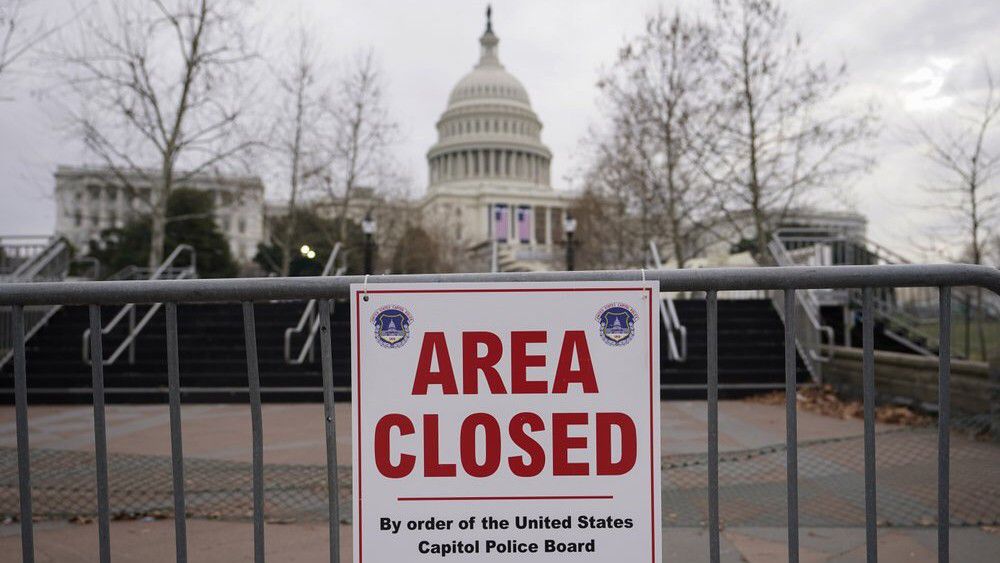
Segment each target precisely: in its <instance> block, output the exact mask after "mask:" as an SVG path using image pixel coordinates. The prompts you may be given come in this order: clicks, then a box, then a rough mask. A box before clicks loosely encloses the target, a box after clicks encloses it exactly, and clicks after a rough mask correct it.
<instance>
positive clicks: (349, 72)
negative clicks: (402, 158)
mask: <svg viewBox="0 0 1000 563" xmlns="http://www.w3.org/2000/svg"><path fill="white" fill-rule="evenodd" d="M330 108H331V110H330V111H331V115H332V124H333V128H332V130H331V132H330V135H331V136H332V141H333V147H334V151H333V156H332V160H331V164H330V166H329V168H328V174H327V176H326V181H327V182H326V187H327V192H328V194H329V196H330V198H331V200H333V201H335V202H337V204H338V211H337V220H338V222H339V225H340V234H339V240H341V241H346V240H347V219H348V210H349V208H350V204H351V198H352V197H353V196H354V192H355V190H356V188H358V187H362V186H363V187H372V188H378V187H380V184H385V183H388V182H392V181H393V180H392V179H391V178H390V176H392V175H393V174H394V173H395V171H394V170H393V165H392V162H391V157H390V156H389V151H388V149H389V148H390V147H391V145H392V144H393V143H394V142H395V140H396V135H397V132H398V129H399V127H398V125H397V124H396V123H395V122H394V121H393V120H392V119H391V118H390V116H389V112H388V110H387V108H386V103H385V92H384V90H383V85H382V78H381V74H380V70H379V67H378V64H377V62H376V60H375V55H374V52H373V51H372V50H370V49H369V50H367V51H365V52H363V53H361V54H359V55H358V56H357V57H356V58H355V59H354V60H353V61H351V63H350V64H349V65H348V66H347V68H346V70H345V72H344V74H343V76H342V77H341V78H340V80H339V83H338V84H337V86H336V89H335V92H334V97H333V99H332V100H331V106H330Z"/></svg>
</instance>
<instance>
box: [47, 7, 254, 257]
mask: <svg viewBox="0 0 1000 563" xmlns="http://www.w3.org/2000/svg"><path fill="white" fill-rule="evenodd" d="M243 7H244V3H243V2H241V1H240V0H144V1H142V2H136V1H131V0H111V1H110V2H108V3H107V4H101V5H97V6H95V7H94V8H93V9H91V10H90V13H91V14H92V16H91V17H90V18H88V19H86V20H83V21H81V22H80V25H79V26H78V27H77V29H76V33H75V34H74V35H73V37H71V38H69V39H68V40H67V41H66V44H65V46H64V47H63V49H62V51H61V52H60V56H61V59H62V61H63V62H64V63H65V64H64V65H63V69H62V76H61V78H62V82H63V83H64V84H65V85H66V86H67V87H68V88H69V90H70V91H71V92H72V93H73V94H75V96H76V98H77V100H78V102H79V110H78V111H75V112H74V113H73V116H72V125H73V130H74V131H75V133H76V134H78V135H80V136H81V137H82V139H83V142H84V144H85V146H86V147H87V149H88V150H89V151H90V152H92V153H93V154H94V155H95V156H96V157H97V158H98V159H100V160H101V161H102V162H103V164H104V165H106V166H107V167H108V168H109V169H110V170H111V172H112V173H113V174H114V176H115V177H116V178H117V180H118V181H119V182H120V183H121V184H122V186H123V187H125V188H126V189H127V190H128V191H129V192H131V195H132V196H133V198H136V199H138V200H139V201H140V202H141V204H142V205H144V206H145V208H146V210H147V211H148V213H149V215H150V218H151V224H152V235H151V241H150V252H149V265H150V267H155V266H157V265H158V264H159V263H160V262H161V261H162V259H163V251H164V248H163V244H164V234H165V228H166V224H167V220H168V218H167V198H168V197H169V196H170V193H171V191H172V190H173V189H174V188H175V187H176V186H178V185H182V184H184V183H185V182H186V181H187V180H189V179H190V178H191V177H192V176H194V175H195V174H199V173H204V172H210V171H217V170H219V169H220V168H221V167H222V166H224V165H226V164H227V163H229V162H231V161H232V160H233V159H234V158H235V157H237V156H239V155H240V154H241V153H242V152H243V151H245V150H246V149H247V148H248V147H249V146H250V145H251V144H252V143H251V142H250V141H247V140H245V139H243V138H239V137H238V136H237V135H236V133H237V127H238V125H239V123H240V121H241V118H242V116H243V113H244V111H243V110H244V108H245V107H246V98H247V97H248V96H249V95H250V93H251V91H252V88H251V85H250V83H249V82H248V81H246V80H241V78H245V77H243V76H241V72H242V71H243V70H244V69H245V66H246V64H247V63H248V62H249V61H251V60H252V58H253V57H252V55H251V54H249V50H248V48H247V46H246V44H245V42H244V38H245V37H246V30H245V29H244V27H243V25H242V19H241V11H242V8H243ZM182 170H184V172H181V171H182ZM136 178H140V179H142V181H143V182H145V183H148V184H149V185H151V186H152V188H151V189H150V190H149V192H148V194H145V193H144V191H143V190H138V189H136V184H137V182H136V181H135V179H136Z"/></svg>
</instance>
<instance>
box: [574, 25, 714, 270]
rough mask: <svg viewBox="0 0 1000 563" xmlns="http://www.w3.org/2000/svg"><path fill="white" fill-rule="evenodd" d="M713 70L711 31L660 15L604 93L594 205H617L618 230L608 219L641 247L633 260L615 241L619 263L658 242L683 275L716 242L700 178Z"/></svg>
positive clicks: (592, 178)
mask: <svg viewBox="0 0 1000 563" xmlns="http://www.w3.org/2000/svg"><path fill="white" fill-rule="evenodd" d="M715 64H716V53H715V50H714V48H713V46H712V37H711V30H710V29H709V28H708V27H707V26H705V25H703V24H701V23H698V22H689V21H687V20H685V19H684V18H682V17H681V15H680V14H679V13H677V14H675V15H674V16H672V17H668V16H666V15H664V14H663V13H662V12H660V13H658V14H656V15H654V16H651V17H649V18H647V21H646V27H645V30H644V33H642V34H641V35H639V36H638V37H636V38H634V39H632V40H630V41H629V42H628V43H627V44H626V46H625V47H624V48H622V49H621V50H620V52H619V56H618V59H617V60H616V62H615V65H614V66H613V67H612V68H611V69H610V70H608V71H607V72H605V73H604V76H603V77H602V78H601V80H600V82H599V83H598V86H599V88H600V90H601V93H602V100H603V102H604V104H605V105H606V107H607V111H606V113H607V118H608V119H607V121H608V122H609V124H608V126H607V127H606V128H605V130H604V131H597V132H592V134H591V144H592V145H593V146H594V147H595V148H596V158H595V160H594V167H593V169H592V170H591V173H590V174H589V176H588V184H589V187H590V189H591V192H592V195H598V196H599V195H600V194H602V193H603V195H604V197H606V198H607V199H608V200H609V201H615V202H617V204H616V205H617V207H618V208H619V209H618V213H619V215H618V217H619V220H615V219H614V218H612V217H606V218H605V219H611V220H612V221H614V223H615V224H616V225H615V230H616V232H618V233H621V234H627V235H628V238H629V239H631V241H632V243H631V244H630V245H629V246H635V248H631V249H629V251H626V250H625V248H624V245H623V241H622V240H621V237H612V238H611V239H609V242H612V243H613V244H615V245H617V246H618V249H617V250H616V251H615V252H614V254H617V260H622V259H626V260H632V261H633V263H634V260H635V254H636V253H643V252H644V251H645V247H646V244H647V243H648V242H649V241H650V240H654V241H656V242H658V243H665V244H666V245H667V249H668V256H669V257H672V258H673V259H674V260H675V261H676V263H677V265H678V267H680V268H683V267H684V266H685V264H686V263H687V261H688V260H690V258H691V257H693V256H694V255H696V254H698V253H699V252H700V251H702V250H703V249H704V245H705V244H706V243H707V241H708V240H709V238H708V236H707V235H708V228H709V226H710V224H711V219H712V199H711V197H710V192H709V189H708V188H709V185H710V184H709V182H708V181H707V179H706V178H705V176H704V174H703V172H702V169H703V168H704V164H703V160H704V158H705V154H706V143H707V139H709V138H710V136H711V135H710V131H709V126H710V125H711V116H712V115H713V113H714V103H713V101H712V97H711V96H706V93H709V92H711V87H710V82H711V80H712V79H713V75H714V72H715ZM594 190H596V192H595V191H594ZM614 206H615V205H612V207H614ZM582 210H583V209H582V208H581V211H582ZM611 213H614V211H612V212H611ZM616 240H617V242H614V241H616ZM636 242H638V244H637V245H636V244H635V243H636ZM640 255H641V254H640Z"/></svg>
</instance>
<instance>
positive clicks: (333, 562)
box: [319, 299, 340, 563]
mask: <svg viewBox="0 0 1000 563" xmlns="http://www.w3.org/2000/svg"><path fill="white" fill-rule="evenodd" d="M319 318H320V321H319V322H320V325H319V326H320V329H319V334H320V355H321V358H320V360H321V361H322V369H323V411H324V415H325V416H326V424H325V427H326V485H327V492H328V495H329V509H330V563H340V479H339V472H338V468H339V465H338V463H337V419H336V414H335V412H334V402H333V399H334V396H333V345H332V343H331V341H330V335H331V331H330V302H329V301H327V300H326V299H320V301H319Z"/></svg>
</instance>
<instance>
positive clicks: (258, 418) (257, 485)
mask: <svg viewBox="0 0 1000 563" xmlns="http://www.w3.org/2000/svg"><path fill="white" fill-rule="evenodd" d="M243 337H244V339H245V340H246V351H247V379H248V383H249V387H248V389H249V392H250V427H251V431H252V433H253V556H254V562H255V563H263V562H264V422H263V419H262V415H261V409H260V370H259V368H258V366H257V328H256V325H255V322H254V315H253V303H252V302H250V301H244V302H243Z"/></svg>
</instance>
